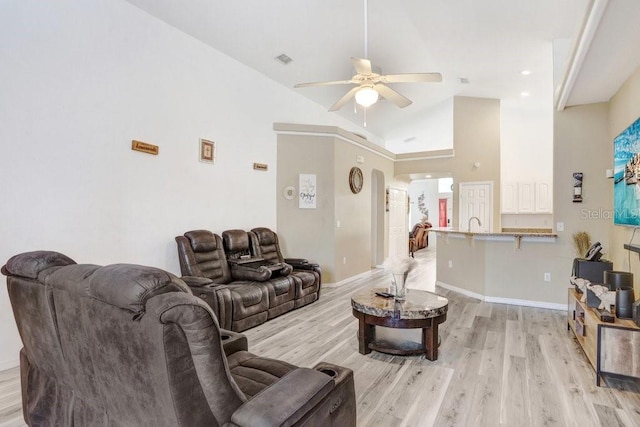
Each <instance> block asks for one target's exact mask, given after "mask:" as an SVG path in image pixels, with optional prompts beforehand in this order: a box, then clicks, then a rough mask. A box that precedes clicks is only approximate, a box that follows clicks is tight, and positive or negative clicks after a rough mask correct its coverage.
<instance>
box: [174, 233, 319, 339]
mask: <svg viewBox="0 0 640 427" xmlns="http://www.w3.org/2000/svg"><path fill="white" fill-rule="evenodd" d="M256 231H257V232H256ZM175 239H176V243H177V245H178V258H179V260H180V270H181V273H182V279H183V280H184V281H185V282H186V283H187V284H188V285H189V286H190V287H191V289H192V291H193V292H194V294H195V295H197V296H198V297H200V298H202V299H203V300H204V301H206V302H207V304H209V306H211V308H212V310H213V312H214V313H215V315H216V316H217V317H218V321H219V322H220V326H221V327H223V328H225V329H230V330H232V331H237V332H240V331H244V330H246V329H249V328H252V327H254V326H257V325H259V324H262V323H264V322H266V321H267V320H269V319H272V318H274V317H276V316H279V315H281V314H284V313H286V312H289V311H291V310H293V309H295V308H299V307H302V306H304V305H307V304H310V303H312V302H313V301H316V300H317V299H318V298H319V295H320V286H321V270H320V267H319V266H318V265H317V264H313V263H309V262H308V261H306V260H304V259H286V260H285V259H284V258H283V257H282V255H281V253H280V248H279V245H278V240H277V235H276V234H275V233H274V232H272V231H271V230H269V229H267V228H260V229H254V230H252V231H248V232H247V231H244V230H227V231H224V232H223V233H222V238H221V237H220V236H218V235H217V234H214V233H212V232H211V231H208V230H193V231H188V232H186V233H185V234H184V235H183V236H177V237H176V238H175ZM285 261H286V262H285Z"/></svg>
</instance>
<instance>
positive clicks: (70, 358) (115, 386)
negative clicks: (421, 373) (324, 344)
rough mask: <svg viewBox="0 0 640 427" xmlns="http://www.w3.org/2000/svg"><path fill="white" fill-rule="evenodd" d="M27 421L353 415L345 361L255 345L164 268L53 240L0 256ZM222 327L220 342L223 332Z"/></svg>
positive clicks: (345, 421)
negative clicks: (63, 250)
mask: <svg viewBox="0 0 640 427" xmlns="http://www.w3.org/2000/svg"><path fill="white" fill-rule="evenodd" d="M2 273H3V274H4V275H6V276H8V277H7V288H8V293H9V298H10V300H11V305H12V308H13V312H14V316H15V319H16V324H17V326H18V330H19V332H20V337H21V339H22V342H23V346H24V347H23V348H22V350H21V352H20V375H21V385H22V402H23V405H22V406H23V412H24V419H25V421H26V423H27V424H28V425H56V426H88V425H110V426H131V425H153V426H177V425H182V426H254V425H256V426H257V425H259V426H280V425H308V426H354V425H355V423H356V418H355V393H354V386H353V373H352V371H351V370H349V369H346V368H342V367H339V366H336V365H331V364H327V363H320V364H318V365H316V366H315V367H314V368H313V369H309V368H297V367H295V366H293V365H291V364H289V363H286V362H283V361H278V360H273V359H266V358H261V357H258V356H255V355H253V354H251V353H249V352H248V351H247V345H246V338H245V337H244V336H243V335H241V334H235V333H233V332H229V331H224V330H222V329H220V328H219V325H218V322H217V319H216V317H215V316H214V314H213V312H212V311H211V309H210V308H209V307H208V306H207V305H206V304H204V303H203V302H202V301H201V300H200V299H198V298H196V297H194V296H193V294H192V293H191V291H190V289H189V287H188V286H187V285H186V284H185V283H184V282H183V281H182V280H180V279H179V278H177V277H175V276H174V275H172V274H170V273H167V272H166V271H163V270H160V269H157V268H152V267H143V266H138V265H130V264H117V265H109V266H105V267H100V266H97V265H79V264H76V263H75V262H74V261H73V260H72V259H70V258H68V257H67V256H65V255H62V254H60V253H57V252H47V251H37V252H29V253H24V254H20V255H16V256H14V257H12V258H11V259H9V261H8V262H7V264H6V265H5V266H4V267H2ZM225 337H226V338H228V339H227V342H228V344H225V343H224V342H225V340H224V339H223V338H225Z"/></svg>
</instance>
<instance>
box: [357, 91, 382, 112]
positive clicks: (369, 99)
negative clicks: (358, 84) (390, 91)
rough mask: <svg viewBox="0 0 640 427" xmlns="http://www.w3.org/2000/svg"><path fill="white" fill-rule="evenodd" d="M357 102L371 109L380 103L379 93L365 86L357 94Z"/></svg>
mask: <svg viewBox="0 0 640 427" xmlns="http://www.w3.org/2000/svg"><path fill="white" fill-rule="evenodd" d="M356 102H357V103H358V105H361V106H363V107H365V108H366V107H370V106H372V105H373V104H375V103H376V102H378V92H377V91H376V90H375V89H374V88H372V87H370V86H364V87H363V88H362V89H360V90H358V91H357V92H356Z"/></svg>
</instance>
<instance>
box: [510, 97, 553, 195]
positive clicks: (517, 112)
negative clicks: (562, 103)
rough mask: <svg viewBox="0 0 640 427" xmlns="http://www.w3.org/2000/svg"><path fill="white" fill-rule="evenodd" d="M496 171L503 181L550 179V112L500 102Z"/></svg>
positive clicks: (551, 155) (516, 103)
mask: <svg viewBox="0 0 640 427" xmlns="http://www.w3.org/2000/svg"><path fill="white" fill-rule="evenodd" d="M500 156H501V162H500V169H501V180H502V182H503V183H505V182H522V181H529V182H535V181H538V182H540V181H542V182H551V181H552V180H553V109H552V108H551V100H550V101H549V105H548V106H547V107H546V108H536V107H535V106H532V107H530V108H529V107H527V106H526V105H523V104H522V103H520V102H519V101H514V100H503V101H502V102H501V103H500Z"/></svg>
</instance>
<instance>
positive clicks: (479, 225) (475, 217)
mask: <svg viewBox="0 0 640 427" xmlns="http://www.w3.org/2000/svg"><path fill="white" fill-rule="evenodd" d="M472 219H475V220H476V221H478V227H482V222H480V218H478V217H477V216H472V217H471V218H469V233H471V220H472Z"/></svg>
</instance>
